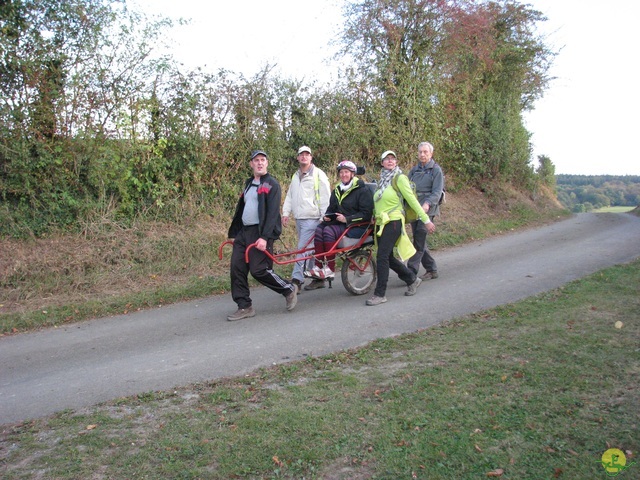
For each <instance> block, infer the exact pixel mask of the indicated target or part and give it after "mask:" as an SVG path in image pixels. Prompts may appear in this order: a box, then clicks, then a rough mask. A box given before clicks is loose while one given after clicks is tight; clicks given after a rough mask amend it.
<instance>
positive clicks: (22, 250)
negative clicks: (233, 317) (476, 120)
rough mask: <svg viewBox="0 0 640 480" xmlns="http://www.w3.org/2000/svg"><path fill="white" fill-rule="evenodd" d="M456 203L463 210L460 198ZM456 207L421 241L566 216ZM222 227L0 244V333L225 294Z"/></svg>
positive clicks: (290, 243) (479, 234) (149, 228)
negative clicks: (220, 255)
mask: <svg viewBox="0 0 640 480" xmlns="http://www.w3.org/2000/svg"><path fill="white" fill-rule="evenodd" d="M477 201H478V199H474V202H475V203H477ZM457 203H458V204H462V205H464V204H465V200H464V199H463V198H461V199H458V202H457ZM468 203H472V202H468ZM459 208H460V207H459V206H458V205H457V204H456V203H453V202H452V204H451V205H449V206H447V209H449V211H448V213H447V214H446V215H445V216H443V217H442V218H440V219H438V220H437V222H436V223H437V224H438V230H437V232H436V233H435V234H434V235H432V236H430V239H429V244H430V247H431V248H432V249H433V250H435V251H437V250H438V249H440V248H444V247H450V246H455V245H460V244H463V243H465V242H468V241H472V240H477V239H480V238H485V237H488V236H491V235H495V234H499V233H502V232H505V231H510V230H515V229H518V228H522V227H526V226H532V225H539V224H540V223H542V222H550V221H553V220H555V219H557V218H559V216H562V215H566V214H568V212H566V211H560V210H557V209H555V210H550V211H545V212H544V213H543V214H541V212H540V211H537V210H534V209H533V208H531V207H529V206H527V205H525V204H523V203H520V204H516V206H515V207H513V208H510V209H509V211H508V212H507V213H504V212H503V213H495V212H494V214H493V215H489V214H484V213H478V214H477V215H476V214H470V213H468V212H464V211H459ZM487 209H488V207H485V208H484V210H485V211H486V210H487ZM226 223H228V222H225V221H223V220H221V219H216V220H207V221H204V222H201V223H193V222H186V223H185V225H166V224H159V225H154V224H151V225H143V226H137V227H135V228H132V229H129V230H117V229H114V228H111V229H105V231H98V232H94V233H93V234H92V236H91V237H90V238H84V237H68V238H67V237H65V238H55V239H45V240H43V241H41V242H39V243H37V244H34V245H33V246H31V245H29V244H26V245H24V244H18V243H15V242H12V243H10V244H9V243H7V245H2V244H1V243H0V267H2V264H3V260H4V263H5V264H7V265H9V264H11V263H13V266H12V267H11V268H7V269H6V271H7V273H6V274H4V275H0V298H2V300H1V301H0V335H3V334H11V333H20V332H25V331H29V330H34V329H38V328H42V327H52V326H57V325H62V324H68V323H72V322H77V321H81V320H86V319H88V318H96V317H105V316H109V315H117V314H124V313H128V312H132V311H136V310H140V309H144V308H151V307H157V306H160V305H166V304H168V303H175V302H179V301H186V300H193V299H196V298H202V297H204V296H207V295H211V294H215V293H224V292H226V291H228V290H229V277H228V261H229V257H228V256H229V252H230V249H229V248H228V247H227V249H225V250H224V251H223V254H224V258H223V260H219V259H218V251H217V248H218V246H219V245H220V244H221V243H222V242H223V241H224V240H225V238H224V234H223V233H221V232H226V227H225V226H224V225H226ZM295 244H296V239H295V230H294V229H293V228H291V229H288V230H287V231H286V232H285V234H284V235H283V238H282V241H279V242H278V243H277V244H276V249H277V250H279V251H282V252H285V251H292V250H294V249H295V248H294V246H295ZM2 248H5V250H6V252H10V251H11V250H14V251H15V252H17V253H15V254H14V256H17V257H18V258H17V259H16V258H13V257H12V256H11V255H7V257H6V258H4V259H3V257H2V255H1V251H2ZM0 270H1V269H0ZM276 270H277V271H278V273H280V274H281V275H283V276H285V277H288V276H290V274H291V266H290V265H287V266H276ZM254 284H255V283H254Z"/></svg>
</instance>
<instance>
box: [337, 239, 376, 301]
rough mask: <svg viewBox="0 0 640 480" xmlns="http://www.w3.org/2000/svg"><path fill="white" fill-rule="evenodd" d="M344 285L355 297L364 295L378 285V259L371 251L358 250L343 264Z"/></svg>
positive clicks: (348, 256)
mask: <svg viewBox="0 0 640 480" xmlns="http://www.w3.org/2000/svg"><path fill="white" fill-rule="evenodd" d="M341 274H342V284H343V285H344V288H345V289H346V290H347V292H349V293H351V294H353V295H364V294H365V293H368V292H369V291H371V289H372V288H373V286H374V285H375V283H376V278H377V274H376V259H375V258H374V256H373V253H372V252H371V250H368V249H365V250H356V251H355V252H353V253H350V254H349V255H347V256H346V257H345V259H344V261H343V262H342V271H341Z"/></svg>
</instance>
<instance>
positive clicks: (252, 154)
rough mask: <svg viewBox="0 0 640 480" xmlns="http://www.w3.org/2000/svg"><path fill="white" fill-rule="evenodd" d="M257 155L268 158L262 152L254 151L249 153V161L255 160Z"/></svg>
mask: <svg viewBox="0 0 640 480" xmlns="http://www.w3.org/2000/svg"><path fill="white" fill-rule="evenodd" d="M258 155H264V156H265V157H266V158H267V159H268V158H269V157H267V154H266V153H265V152H264V150H254V151H253V152H251V160H253V159H254V158H256V157H257V156H258Z"/></svg>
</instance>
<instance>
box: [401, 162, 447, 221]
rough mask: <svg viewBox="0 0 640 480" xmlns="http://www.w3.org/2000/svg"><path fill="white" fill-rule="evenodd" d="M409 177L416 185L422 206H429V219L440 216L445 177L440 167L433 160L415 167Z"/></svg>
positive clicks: (410, 171)
mask: <svg viewBox="0 0 640 480" xmlns="http://www.w3.org/2000/svg"><path fill="white" fill-rule="evenodd" d="M407 176H408V177H409V179H410V180H411V181H412V182H413V183H414V184H415V185H416V192H417V194H418V201H419V202H420V204H421V205H422V204H424V202H427V203H428V204H429V217H435V216H437V215H440V207H439V205H438V202H439V201H440V196H441V195H442V190H443V189H444V175H443V173H442V169H441V168H440V165H438V164H437V163H436V161H435V160H434V159H433V158H432V159H431V160H429V161H428V162H427V163H426V164H425V165H424V166H423V165H422V164H421V163H418V164H417V165H415V166H414V167H413V168H412V169H411V170H409V173H408V175H407Z"/></svg>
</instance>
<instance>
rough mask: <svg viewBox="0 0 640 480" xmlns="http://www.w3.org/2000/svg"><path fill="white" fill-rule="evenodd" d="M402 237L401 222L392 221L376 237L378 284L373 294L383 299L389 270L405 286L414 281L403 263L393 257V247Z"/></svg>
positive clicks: (412, 274) (413, 277)
mask: <svg viewBox="0 0 640 480" xmlns="http://www.w3.org/2000/svg"><path fill="white" fill-rule="evenodd" d="M400 235H402V220H394V221H391V222H389V223H387V224H386V225H385V226H384V229H383V230H382V235H380V236H379V237H378V254H377V256H376V264H377V272H378V282H377V283H376V289H375V291H374V292H373V294H374V295H375V296H377V297H384V296H385V294H386V293H387V283H388V282H389V268H391V270H393V271H394V272H396V273H397V274H398V277H400V280H402V281H403V282H405V283H406V284H407V285H411V284H412V283H413V282H415V281H416V274H415V273H412V272H411V270H409V269H408V268H407V267H406V266H405V264H404V263H402V262H401V261H400V260H398V259H397V258H396V257H394V256H393V247H394V246H395V244H396V242H397V241H398V239H399V238H400Z"/></svg>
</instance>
